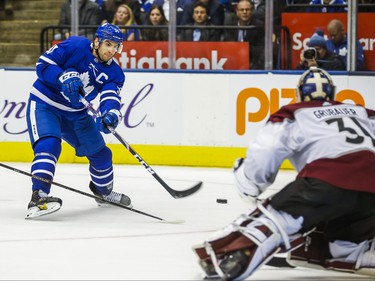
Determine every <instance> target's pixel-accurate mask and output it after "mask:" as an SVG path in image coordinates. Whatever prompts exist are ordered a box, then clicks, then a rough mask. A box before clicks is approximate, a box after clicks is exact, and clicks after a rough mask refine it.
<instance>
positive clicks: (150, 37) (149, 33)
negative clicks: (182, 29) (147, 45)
mask: <svg viewBox="0 0 375 281" xmlns="http://www.w3.org/2000/svg"><path fill="white" fill-rule="evenodd" d="M145 25H153V26H166V28H150V29H143V30H142V35H143V36H142V37H143V40H144V41H168V27H167V25H168V21H167V19H166V18H165V14H164V10H163V8H162V7H161V6H159V5H152V6H151V9H150V11H149V13H148V14H147V16H146V21H145Z"/></svg>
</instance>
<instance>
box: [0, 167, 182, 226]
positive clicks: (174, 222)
mask: <svg viewBox="0 0 375 281" xmlns="http://www.w3.org/2000/svg"><path fill="white" fill-rule="evenodd" d="M0 166H1V167H4V168H6V169H8V170H11V171H13V172H16V173H19V174H22V175H25V176H28V177H31V178H34V179H37V180H40V181H43V182H46V183H49V184H53V185H56V186H58V187H61V188H64V189H67V190H70V191H73V192H75V193H79V194H82V195H84V196H87V197H91V198H94V199H98V200H101V201H105V202H107V203H108V204H110V205H114V206H117V207H120V208H123V209H126V210H129V211H131V212H135V213H138V214H140V215H144V216H147V217H151V218H154V219H157V220H159V221H162V222H165V223H172V224H180V223H183V222H184V221H183V220H175V221H168V220H165V219H162V218H159V217H157V216H154V215H151V214H148V213H146V212H142V211H140V210H137V209H134V208H130V207H127V206H124V205H122V204H118V203H114V202H111V201H108V200H106V199H104V198H102V197H98V196H96V195H93V194H90V193H87V192H84V191H81V190H78V189H75V188H72V187H69V186H66V185H64V184H61V183H58V182H54V181H52V180H49V179H45V178H42V177H39V176H35V175H33V174H31V173H28V172H25V171H22V170H19V169H17V168H14V167H11V166H8V165H5V164H3V163H0Z"/></svg>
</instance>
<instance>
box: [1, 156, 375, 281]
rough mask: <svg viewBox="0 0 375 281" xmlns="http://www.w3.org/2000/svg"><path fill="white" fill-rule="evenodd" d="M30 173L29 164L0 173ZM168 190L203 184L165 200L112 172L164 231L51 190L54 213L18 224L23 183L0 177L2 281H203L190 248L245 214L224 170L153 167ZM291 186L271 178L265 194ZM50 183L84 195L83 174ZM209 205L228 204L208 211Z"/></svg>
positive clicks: (258, 276)
mask: <svg viewBox="0 0 375 281" xmlns="http://www.w3.org/2000/svg"><path fill="white" fill-rule="evenodd" d="M4 164H7V165H10V166H12V167H15V168H17V169H20V170H23V171H27V172H29V170H30V163H4ZM153 168H154V170H155V171H156V172H157V173H158V175H159V176H160V177H161V178H162V179H163V180H164V181H165V182H167V183H168V184H169V185H170V186H171V187H172V188H174V189H185V188H189V187H191V186H192V185H194V184H195V183H196V182H198V181H203V182H204V185H203V187H202V189H201V190H200V191H199V192H198V193H196V194H194V195H192V196H190V197H186V198H182V199H174V198H173V197H172V196H170V194H169V193H168V192H167V191H166V190H165V189H164V188H163V187H162V186H161V185H160V184H159V183H158V182H157V181H156V180H155V179H154V178H153V177H152V175H151V174H149V173H148V172H147V171H146V170H145V169H144V168H143V167H142V166H141V165H116V166H115V190H116V191H118V192H122V193H125V194H127V195H129V196H130V197H131V198H132V200H133V204H134V208H135V209H137V210H140V211H142V212H146V213H149V214H151V215H153V216H157V217H158V218H160V219H162V220H166V221H174V220H185V222H184V223H182V224H171V223H166V222H163V221H161V220H159V219H155V218H151V217H148V216H145V215H140V214H138V213H135V212H131V211H128V210H126V209H122V208H118V207H109V208H99V207H97V205H96V203H95V201H94V200H93V199H92V198H89V197H87V196H84V195H82V194H79V193H75V192H73V191H70V190H67V189H64V188H61V187H58V186H53V187H52V192H51V195H53V196H58V197H60V198H61V199H62V200H63V206H62V208H61V210H60V211H58V212H56V213H54V214H51V215H48V216H45V217H42V218H40V219H38V220H25V219H24V216H25V214H26V207H27V204H28V202H29V200H30V196H31V180H30V178H29V177H28V176H25V175H22V174H19V173H17V172H14V171H11V170H8V169H5V168H3V167H0V186H1V189H0V225H1V228H0V229H1V230H0V279H1V280H202V278H203V274H202V271H201V269H200V267H199V266H198V263H197V257H196V255H195V253H194V252H193V250H192V246H193V245H196V244H200V243H202V242H203V241H204V240H205V239H206V238H208V236H210V235H211V234H212V233H213V232H214V231H216V230H218V229H220V228H222V227H224V226H225V225H227V224H228V223H230V222H231V221H232V220H234V219H235V218H236V217H237V216H239V215H240V214H241V213H243V212H245V211H246V210H247V209H248V208H249V205H248V203H246V202H244V201H242V199H240V197H239V196H238V195H237V192H236V190H235V188H234V186H233V180H232V174H231V169H221V168H192V167H166V166H157V167H153ZM294 177H295V172H294V171H282V172H280V173H279V175H278V177H277V179H276V183H275V185H274V186H273V188H274V190H277V189H279V188H281V187H283V186H284V185H285V184H286V183H287V182H289V181H291V180H292V179H293V178H294ZM54 180H55V182H58V183H61V184H63V185H66V186H69V187H71V188H74V189H76V190H80V191H83V192H87V193H89V192H90V191H89V188H88V182H89V180H90V179H89V173H88V165H86V164H58V165H57V170H56V177H55V179H54ZM217 198H223V199H227V200H228V203H227V204H218V203H216V199H217ZM354 279H355V280H373V279H371V278H368V277H363V276H359V275H353V274H345V273H336V272H331V271H319V270H312V269H311V270H308V269H300V268H296V269H278V268H273V267H269V266H264V267H262V268H261V269H260V270H259V271H258V272H256V273H255V274H254V275H253V276H251V277H250V278H249V280H354Z"/></svg>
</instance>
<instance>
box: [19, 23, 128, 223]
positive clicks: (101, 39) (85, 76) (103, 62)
mask: <svg viewBox="0 0 375 281" xmlns="http://www.w3.org/2000/svg"><path fill="white" fill-rule="evenodd" d="M121 48H122V33H121V31H120V29H119V28H118V27H117V26H116V25H112V24H109V23H107V24H104V25H101V26H100V27H99V28H98V29H97V31H96V34H95V39H94V41H93V42H91V41H90V40H88V39H87V38H84V37H77V36H72V37H70V38H69V39H67V40H65V41H63V42H61V43H60V44H57V45H55V46H53V47H52V48H50V49H49V50H48V51H47V52H45V53H44V54H43V55H41V56H40V58H39V60H38V62H37V64H36V74H37V80H36V81H35V83H34V84H33V87H32V89H31V92H30V97H29V101H28V109H27V124H28V130H29V135H30V141H31V144H32V148H33V150H34V160H33V162H32V166H31V172H32V174H33V175H35V176H38V177H41V178H44V179H47V180H49V181H52V180H53V177H54V174H55V166H56V162H57V160H58V159H59V156H60V153H61V141H62V140H65V141H66V142H67V143H68V144H70V145H71V146H72V147H74V148H75V151H76V155H77V156H85V157H87V159H88V160H89V163H90V165H89V171H90V176H91V182H90V184H89V187H90V189H91V191H92V192H93V193H94V194H95V195H97V196H99V197H101V198H104V199H106V200H108V201H111V202H116V203H120V204H123V205H125V206H131V200H130V198H129V197H128V196H126V195H124V194H120V193H117V192H114V191H113V190H112V189H113V178H114V177H113V166H112V152H111V150H110V149H109V148H108V147H107V146H106V144H105V142H104V139H103V136H102V135H101V132H103V133H106V134H108V133H110V131H109V130H108V129H107V126H111V127H113V128H115V127H116V126H117V125H118V123H119V122H120V121H121V119H122V115H121V113H120V111H119V110H120V106H121V96H120V92H121V89H122V87H123V84H124V81H125V76H124V73H123V71H122V70H121V68H120V67H119V65H118V64H117V63H116V62H115V61H114V60H113V56H114V55H115V53H116V52H119V53H120V52H121ZM81 95H84V98H85V99H86V100H87V101H89V102H90V101H92V100H94V99H95V98H96V97H97V96H98V97H99V102H100V104H99V111H100V113H101V117H96V119H95V120H94V119H93V117H92V116H90V115H89V114H88V111H87V109H86V108H85V106H84V105H83V104H82V102H81V101H80V100H81ZM50 189H51V185H50V184H49V183H48V182H45V181H41V180H38V179H35V178H33V179H32V197H31V201H30V203H29V205H28V213H27V215H26V218H33V217H38V216H41V215H46V214H49V213H52V212H55V211H57V210H59V209H60V208H61V205H62V200H61V199H60V198H57V197H52V196H49V193H50ZM98 204H105V201H98Z"/></svg>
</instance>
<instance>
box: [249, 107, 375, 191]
mask: <svg viewBox="0 0 375 281" xmlns="http://www.w3.org/2000/svg"><path fill="white" fill-rule="evenodd" d="M247 158H248V161H249V163H253V165H252V169H247V170H246V177H247V178H248V179H249V180H251V181H252V182H253V183H255V184H257V185H258V186H261V187H262V186H268V185H269V184H271V183H273V181H274V179H275V177H276V174H277V172H278V169H279V167H280V165H281V163H282V162H283V161H284V160H285V159H289V160H290V162H291V163H292V165H293V166H294V167H295V169H296V170H297V172H298V175H297V177H308V178H316V179H320V180H322V181H325V182H328V183H330V184H332V185H334V186H337V187H340V188H344V189H349V190H356V191H364V192H372V193H375V182H374V177H375V176H374V175H375V111H374V110H370V109H367V108H364V107H362V106H357V105H351V104H344V103H340V102H335V101H330V102H327V101H309V102H301V103H295V104H290V105H286V106H283V107H282V108H280V110H279V111H278V112H276V113H274V114H272V115H271V116H270V118H269V120H268V122H267V124H266V125H265V126H264V127H263V128H262V129H261V131H260V132H259V134H258V136H257V138H256V139H255V140H254V141H252V142H251V143H250V145H249V149H248V150H247Z"/></svg>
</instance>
